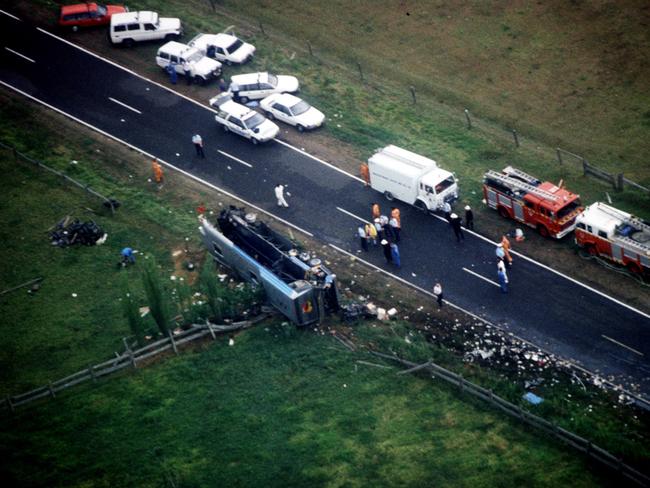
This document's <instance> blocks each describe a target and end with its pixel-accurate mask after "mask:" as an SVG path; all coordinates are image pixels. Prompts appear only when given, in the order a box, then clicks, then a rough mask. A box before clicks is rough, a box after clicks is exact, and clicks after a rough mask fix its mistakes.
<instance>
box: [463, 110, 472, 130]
mask: <svg viewBox="0 0 650 488" xmlns="http://www.w3.org/2000/svg"><path fill="white" fill-rule="evenodd" d="M465 118H466V119H467V128H468V129H471V128H472V119H470V118H469V110H467V109H465Z"/></svg>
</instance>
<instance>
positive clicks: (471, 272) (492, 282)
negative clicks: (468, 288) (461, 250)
mask: <svg viewBox="0 0 650 488" xmlns="http://www.w3.org/2000/svg"><path fill="white" fill-rule="evenodd" d="M463 271H465V272H467V273H469V274H473V275H474V276H476V277H477V278H481V279H482V280H483V281H487V282H488V283H490V284H491V285H494V286H496V287H498V288H500V285H499V283H497V282H496V281H492V280H490V279H488V278H486V277H485V276H482V275H480V274H478V273H475V272H474V271H472V270H471V269H467V268H463Z"/></svg>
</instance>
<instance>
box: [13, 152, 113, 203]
mask: <svg viewBox="0 0 650 488" xmlns="http://www.w3.org/2000/svg"><path fill="white" fill-rule="evenodd" d="M0 147H3V148H5V149H7V150H9V151H11V152H12V153H13V155H14V160H15V161H20V160H25V161H28V162H30V163H32V164H35V165H36V166H38V167H40V168H43V169H44V170H46V171H49V172H50V173H52V174H55V175H56V176H59V177H61V178H63V179H64V180H65V181H67V182H69V183H72V184H73V185H76V186H78V187H79V188H81V189H83V190H84V191H86V192H87V193H90V194H91V195H93V196H95V197H97V198H99V199H101V200H103V201H104V203H105V204H106V206H107V207H108V208H110V209H111V213H113V214H114V213H115V200H113V199H111V198H108V197H105V196H104V195H102V194H101V193H99V192H98V191H96V190H93V189H92V188H90V186H88V185H84V184H83V183H81V182H80V181H77V180H75V179H74V178H71V177H70V176H68V175H66V174H65V173H62V172H61V171H58V170H56V169H54V168H51V167H49V166H48V165H46V164H45V163H42V162H41V161H38V160H36V159H32V158H30V157H29V156H27V155H26V154H23V153H21V152H20V151H18V150H17V149H16V148H15V147H13V146H10V145H8V144H5V143H3V142H0Z"/></svg>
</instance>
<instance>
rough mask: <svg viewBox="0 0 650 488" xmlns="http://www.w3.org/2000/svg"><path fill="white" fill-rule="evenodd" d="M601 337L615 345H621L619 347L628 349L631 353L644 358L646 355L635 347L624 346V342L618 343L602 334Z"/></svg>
mask: <svg viewBox="0 0 650 488" xmlns="http://www.w3.org/2000/svg"><path fill="white" fill-rule="evenodd" d="M601 337H602V338H603V339H607V340H608V341H612V342H613V343H614V344H617V345H619V346H621V347H624V348H625V349H627V350H629V351H632V352H633V353H634V354H638V355H639V356H643V355H644V354H643V353H642V352H641V351H637V350H636V349H634V348H633V347H630V346H626V345H625V344H623V343H622V342H618V341H617V340H615V339H612V338H611V337H607V336H606V335H605V334H601Z"/></svg>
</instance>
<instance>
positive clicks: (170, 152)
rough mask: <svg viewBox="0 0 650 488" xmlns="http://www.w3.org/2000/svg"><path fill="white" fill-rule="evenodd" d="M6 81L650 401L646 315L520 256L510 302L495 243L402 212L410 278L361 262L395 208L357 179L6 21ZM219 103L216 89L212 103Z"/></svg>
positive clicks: (376, 254) (0, 60) (1, 60)
mask: <svg viewBox="0 0 650 488" xmlns="http://www.w3.org/2000/svg"><path fill="white" fill-rule="evenodd" d="M107 42H108V41H107ZM135 49H137V47H136V48H135ZM153 62H154V60H153V59H152V63H153ZM181 82H182V79H181ZM0 83H2V86H3V89H5V90H13V92H14V93H20V94H21V95H23V96H28V97H30V98H32V99H34V100H37V101H38V102H40V103H42V104H46V105H48V106H50V107H51V108H54V109H58V110H59V111H61V112H63V113H65V114H67V115H68V116H70V117H73V118H75V119H77V120H78V121H80V122H82V123H85V124H87V125H90V126H92V127H93V128H95V129H96V130H100V131H103V132H104V133H106V134H108V135H110V136H112V137H114V138H116V139H118V140H120V141H123V142H124V143H127V144H129V145H131V146H132V147H134V148H137V149H139V150H140V151H142V152H143V153H145V154H148V155H153V156H155V157H157V158H159V159H160V160H162V161H163V162H165V163H166V164H168V165H170V166H173V167H175V168H178V169H179V170H182V171H185V172H187V173H188V174H191V175H192V176H193V177H195V178H198V179H201V180H202V181H205V182H206V183H208V184H211V185H214V186H216V187H218V188H220V189H223V190H225V191H227V192H230V193H232V194H234V195H236V196H238V197H239V198H241V199H243V200H245V201H246V202H249V203H251V204H254V205H256V206H258V207H259V208H261V209H264V210H266V211H268V212H270V213H272V214H274V215H277V216H278V217H280V218H281V219H283V220H284V221H286V222H288V223H290V224H292V225H293V226H295V227H296V228H299V229H304V230H305V231H307V232H308V233H310V234H312V235H313V236H314V237H315V238H317V239H319V240H321V241H323V242H325V243H328V244H330V245H332V246H335V247H336V248H339V249H341V250H343V251H346V252H349V253H351V254H354V255H356V256H358V257H359V258H361V259H363V260H366V261H367V262H369V263H371V264H373V265H375V266H377V267H379V268H381V269H385V270H386V271H388V272H390V273H391V274H393V275H395V276H397V277H399V278H401V279H403V280H406V281H408V282H409V283H410V284H412V285H413V286H416V287H420V288H422V289H424V290H427V291H430V290H431V288H432V286H433V283H434V282H435V281H436V280H439V281H440V282H441V283H442V284H443V287H444V293H445V298H446V299H447V300H449V301H450V302H452V303H453V304H455V305H457V306H459V307H461V308H463V309H465V310H467V311H469V312H471V313H473V314H475V315H476V316H478V317H481V318H483V319H485V320H487V321H489V322H490V323H492V324H495V325H498V326H500V327H502V328H504V329H506V330H508V331H510V332H512V333H514V334H516V335H517V336H519V337H521V338H524V339H526V340H528V341H530V342H532V343H534V344H536V345H538V346H540V347H542V348H544V349H546V350H548V351H550V352H552V353H554V354H556V355H558V356H561V357H564V358H567V359H570V360H572V361H574V362H576V363H577V364H579V365H580V366H582V367H584V368H585V369H588V370H590V371H593V372H598V373H599V374H601V375H603V376H608V375H612V376H614V377H615V378H616V381H620V382H622V383H623V384H624V385H630V384H632V383H634V384H638V385H639V388H640V396H641V397H643V398H645V399H648V400H650V362H649V358H650V316H649V315H648V314H646V313H644V312H642V311H639V310H635V309H633V308H632V307H629V306H627V305H625V304H622V303H620V302H617V301H616V300H614V299H612V298H610V297H608V296H606V295H604V294H602V293H598V292H596V291H595V290H591V289H589V288H588V287H586V286H583V285H582V284H580V283H577V282H575V281H574V280H571V279H569V278H568V277H564V276H561V275H559V274H557V273H554V272H552V271H551V270H549V269H547V268H545V267H544V266H542V265H540V264H538V263H535V262H534V261H532V260H527V259H524V258H522V257H517V256H516V257H515V263H514V266H513V267H512V268H511V269H510V270H509V278H510V292H509V293H508V294H502V293H501V291H500V289H499V287H498V285H497V279H496V263H495V246H494V244H493V243H491V242H489V241H487V240H486V239H484V238H481V237H480V236H476V235H471V234H469V233H467V232H466V233H465V241H464V242H463V243H461V244H457V243H456V240H455V237H454V236H453V232H452V231H451V229H450V227H449V225H448V224H447V223H446V222H444V221H442V220H441V219H439V218H436V217H435V216H430V215H425V214H424V213H421V212H419V211H417V210H415V209H414V208H411V207H409V206H408V205H406V204H402V203H399V202H394V206H397V207H398V208H400V210H401V213H402V225H403V232H402V237H403V240H402V242H401V243H400V253H401V257H402V267H401V269H397V268H395V267H394V266H390V265H386V264H385V263H384V260H383V255H382V252H381V249H380V247H377V248H372V247H371V250H370V251H369V252H366V253H359V252H358V250H359V243H358V238H357V237H356V228H357V226H358V225H359V224H360V223H361V220H365V219H368V218H369V217H370V206H371V203H372V202H373V201H377V202H379V203H380V205H381V206H382V210H383V211H384V213H387V212H388V211H389V210H390V207H391V206H393V204H391V203H390V202H387V201H386V200H384V199H383V197H382V196H381V195H380V194H378V193H377V192H374V191H373V190H371V189H367V188H364V187H363V185H362V184H361V183H360V181H359V180H358V179H357V178H355V177H353V176H352V175H348V174H346V173H345V172H342V171H340V170H336V169H334V168H333V167H332V166H331V165H327V164H324V162H322V161H320V160H318V159H316V158H314V157H311V156H309V155H307V154H305V153H303V152H302V151H299V150H297V149H296V148H293V147H291V146H289V145H288V144H286V143H282V142H280V141H271V142H270V143H268V144H265V145H261V146H254V145H253V144H252V143H250V142H249V141H247V140H245V139H243V138H240V137H239V136H236V135H233V134H228V133H224V131H223V130H222V129H221V127H220V126H218V125H217V124H216V123H215V121H214V114H213V112H212V111H211V110H210V109H209V107H207V105H206V106H201V105H199V104H197V103H194V102H192V101H190V100H188V99H186V98H184V97H182V96H179V95H177V94H175V93H174V92H173V91H170V90H168V89H166V87H162V86H159V85H158V84H156V83H154V82H151V81H149V80H146V79H144V78H142V77H139V76H137V75H135V74H134V73H132V72H129V71H128V70H126V69H123V68H120V67H118V66H117V65H115V64H113V63H110V62H107V61H106V60H104V59H101V58H99V57H97V56H93V55H91V54H89V53H87V52H85V51H84V50H82V49H79V48H77V47H75V46H73V45H71V44H70V43H68V42H65V41H63V40H61V39H58V38H56V37H55V36H52V35H50V34H48V33H46V32H44V31H41V30H38V29H36V28H35V27H34V26H31V25H30V24H28V23H26V22H22V21H20V20H18V19H15V18H12V17H11V15H7V14H6V13H2V12H0ZM171 88H172V90H173V87H171ZM215 93H216V87H215V86H211V87H206V88H205V98H206V104H207V100H208V98H210V97H211V96H213V95H214V94H215ZM195 133H199V134H201V135H202V137H203V140H204V145H205V152H206V156H207V157H206V159H199V158H197V157H196V156H195V154H194V147H193V145H192V143H191V138H192V135H193V134H195ZM306 137H309V135H308V134H307V135H306ZM448 169H453V168H448ZM278 182H279V183H283V184H285V185H286V186H287V191H288V193H290V196H289V197H288V198H287V200H288V202H289V205H290V207H289V208H287V209H284V208H278V207H277V206H276V201H275V198H274V194H273V187H274V186H275V184H276V183H278ZM470 190H471V189H469V188H462V187H461V191H470ZM477 190H478V189H477ZM335 271H336V270H335Z"/></svg>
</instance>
